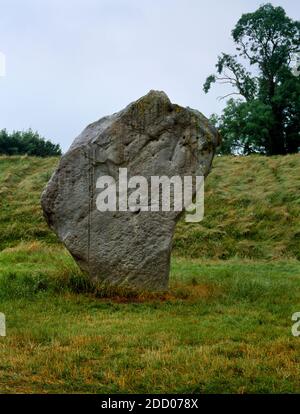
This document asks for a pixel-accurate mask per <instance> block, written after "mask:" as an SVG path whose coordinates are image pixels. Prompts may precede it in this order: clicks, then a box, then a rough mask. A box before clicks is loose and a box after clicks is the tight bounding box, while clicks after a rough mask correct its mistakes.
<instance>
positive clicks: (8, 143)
mask: <svg viewBox="0 0 300 414" xmlns="http://www.w3.org/2000/svg"><path fill="white" fill-rule="evenodd" d="M0 154H5V155H23V154H27V155H36V156H39V157H48V156H56V155H61V149H60V146H59V145H58V144H53V143H52V142H51V141H46V140H45V139H44V138H43V137H40V135H39V134H38V133H37V132H33V131H32V130H31V129H29V130H28V131H14V132H12V133H11V134H9V133H8V132H7V131H6V129H2V130H1V131H0Z"/></svg>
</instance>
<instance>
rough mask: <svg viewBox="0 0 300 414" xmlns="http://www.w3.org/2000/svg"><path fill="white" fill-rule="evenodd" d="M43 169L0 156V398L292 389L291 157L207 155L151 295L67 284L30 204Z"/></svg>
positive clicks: (76, 280) (62, 259) (38, 163)
mask: <svg viewBox="0 0 300 414" xmlns="http://www.w3.org/2000/svg"><path fill="white" fill-rule="evenodd" d="M56 163H57V159H50V158H49V159H37V158H29V157H13V158H0V193H1V199H0V208H1V215H0V250H1V251H0V312H4V313H5V314H6V318H7V337H5V338H1V337H0V392H2V393H19V392H21V393H35V392H42V393H58V392H65V393H72V392H80V393H85V392H92V393H112V392H117V393H122V392H124V393H125V392H130V393H137V392H145V393H146V392H148V393H152V392H158V393H160V392H171V393H174V392H178V393H193V392H196V393H202V392H207V393H216V392H218V393H219V392H220V393H228V392H233V393H253V392H258V393H269V392H270V393H273V392H279V393H286V392H290V393H296V392H300V383H299V376H300V338H299V337H298V338H295V337H293V336H292V334H291V326H292V321H291V316H292V314H293V313H294V312H297V311H300V261H299V260H298V259H299V234H298V233H299V208H300V204H299V199H297V197H299V194H300V193H299V191H298V189H299V176H300V174H299V167H300V158H299V156H288V157H274V158H269V159H267V158H265V157H248V158H234V157H224V158H217V159H216V160H215V163H214V169H213V171H212V173H211V175H210V177H209V179H208V180H207V197H206V216H205V220H204V221H203V222H202V223H200V224H197V225H194V224H193V225H187V224H185V223H183V222H182V223H179V225H178V228H177V232H176V238H175V247H174V254H173V259H172V269H171V278H170V291H169V292H168V293H164V294H157V295H155V294H152V295H151V294H146V293H133V292H126V294H125V295H124V293H125V292H120V291H118V290H114V291H108V290H103V289H100V288H98V287H97V286H96V287H95V286H92V285H91V284H90V283H89V281H88V280H87V279H86V278H85V277H84V276H83V275H82V274H81V273H80V271H79V270H78V268H77V266H76V264H75V263H74V261H73V259H72V258H71V257H70V255H69V254H68V253H67V252H66V251H65V249H64V248H63V247H62V246H61V245H60V244H59V243H58V241H57V239H56V237H55V236H54V235H52V233H51V232H50V231H49V230H48V229H47V227H46V225H45V223H44V220H43V218H42V214H41V211H40V207H39V196H40V192H41V189H42V187H43V185H44V184H45V182H46V181H47V180H48V179H49V177H50V175H51V172H52V170H53V168H54V166H55V165H56ZM254 173H255V175H254ZM251 174H252V175H253V176H252V175H251ZM250 179H253V180H254V181H253V182H252V184H251V182H250V181H249V180H250ZM248 181H249V182H248ZM250 184H251V185H250ZM251 189H252V190H251ZM281 189H282V190H281ZM193 226H194V227H193ZM221 258H223V259H226V260H221Z"/></svg>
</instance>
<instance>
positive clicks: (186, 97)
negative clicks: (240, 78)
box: [0, 0, 300, 150]
mask: <svg viewBox="0 0 300 414" xmlns="http://www.w3.org/2000/svg"><path fill="white" fill-rule="evenodd" d="M261 3H262V1H256V0H247V1H246V0H226V1H224V0H0V6H1V7H0V51H1V52H2V53H4V54H5V56H6V76H5V77H0V128H1V129H2V128H7V129H8V130H9V131H11V130H13V129H18V130H22V129H27V128H29V127H30V128H32V129H34V130H37V131H38V132H39V133H40V134H42V135H43V136H45V137H46V138H48V139H51V140H52V141H53V142H59V143H60V144H61V146H62V148H63V150H66V149H67V148H68V147H69V145H70V144H71V142H72V141H73V139H74V138H75V137H76V136H77V135H78V134H79V133H80V132H81V131H82V129H83V128H84V127H85V126H86V125H87V124H88V123H90V122H93V121H95V120H97V119H99V118H101V117H102V116H104V115H107V114H110V113H113V112H116V111H118V110H120V109H122V108H123V107H124V106H125V105H127V104H128V103H129V102H131V101H133V100H135V99H137V98H139V97H140V96H142V95H144V94H145V93H147V92H148V91H149V90H150V89H158V90H164V91H165V92H166V93H167V94H168V95H169V97H170V99H171V100H172V102H175V103H178V104H180V105H183V106H190V107H192V108H196V109H199V110H200V111H201V112H203V113H204V115H206V116H209V115H210V114H211V113H213V112H217V113H219V112H220V111H221V109H222V107H223V105H224V101H223V102H219V101H218V100H217V97H218V96H220V95H222V94H225V93H226V92H227V93H228V92H230V90H229V89H227V88H226V89H221V88H220V86H218V87H216V88H214V89H213V91H212V92H211V93H209V94H208V95H205V94H204V92H203V91H202V84H203V82H204V81H205V78H206V77H207V76H208V75H209V74H210V73H212V72H213V71H214V65H215V63H216V58H217V56H218V54H220V53H221V52H222V51H224V52H233V43H232V40H231V37H230V32H231V30H232V28H233V27H234V25H235V23H236V22H237V20H238V19H239V17H240V16H241V14H242V13H246V12H251V11H254V10H255V9H256V8H257V7H258V6H259V5H260V4H261ZM272 4H274V5H280V6H283V7H284V8H285V10H286V12H287V14H288V15H289V16H290V17H292V18H294V19H297V20H299V18H300V2H299V0H282V1H273V2H272Z"/></svg>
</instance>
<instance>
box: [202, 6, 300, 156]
mask: <svg viewBox="0 0 300 414" xmlns="http://www.w3.org/2000/svg"><path fill="white" fill-rule="evenodd" d="M232 38H233V41H234V43H235V46H236V51H237V54H235V55H229V54H226V53H222V54H221V55H220V56H219V57H218V61H217V64H216V73H215V74H212V75H210V76H209V77H208V78H207V79H206V82H205V83H204V85H203V89H204V91H205V92H206V93H207V92H208V91H209V90H210V88H211V86H212V84H213V83H221V84H228V85H230V86H231V87H233V91H232V92H230V93H228V94H227V95H225V96H224V97H222V99H223V98H229V97H230V99H228V101H227V105H226V107H225V109H224V111H223V113H222V115H221V116H217V115H214V116H213V117H212V121H213V122H214V124H215V125H216V126H217V127H218V128H219V129H220V132H221V134H222V136H223V144H222V147H221V152H223V153H232V152H234V153H243V154H249V153H251V152H259V153H264V154H267V155H275V154H287V153H295V152H298V151H299V149H300V76H297V75H299V74H300V72H298V71H297V70H295V64H296V58H297V54H298V53H300V22H299V21H294V20H292V19H290V18H289V17H288V16H287V15H286V13H285V11H284V9H283V8H282V7H274V6H273V5H271V4H269V3H268V4H265V5H262V6H261V7H259V9H258V10H256V11H255V12H253V13H247V14H243V15H242V16H241V18H240V19H239V21H238V22H237V24H236V26H235V28H234V29H233V31H232ZM298 65H299V61H298ZM233 95H235V96H236V98H234V97H233Z"/></svg>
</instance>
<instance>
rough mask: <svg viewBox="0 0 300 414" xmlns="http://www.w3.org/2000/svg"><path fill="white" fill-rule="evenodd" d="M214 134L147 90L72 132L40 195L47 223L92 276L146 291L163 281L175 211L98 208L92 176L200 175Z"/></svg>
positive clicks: (199, 118) (196, 115)
mask: <svg viewBox="0 0 300 414" xmlns="http://www.w3.org/2000/svg"><path fill="white" fill-rule="evenodd" d="M218 141H219V135H218V133H217V131H216V130H215V128H214V127H212V126H211V125H210V124H209V123H208V120H207V119H206V118H205V117H204V116H203V115H202V114H201V113H200V112H198V111H196V110H193V109H190V108H182V107H180V106H178V105H175V104H172V103H171V102H170V100H169V98H168V97H167V95H166V94H165V93H164V92H157V91H150V92H149V93H148V94H147V95H146V96H144V97H142V98H140V99H139V100H137V101H136V102H133V103H131V104H130V105H128V106H127V107H126V108H125V109H123V110H122V111H120V112H118V113H115V114H113V115H111V116H106V117H104V118H102V119H100V120H99V121H96V122H95V123H93V124H91V125H89V126H87V128H86V129H85V130H84V131H83V132H82V133H81V134H80V135H79V136H78V137H77V138H76V139H75V141H74V142H73V144H72V146H71V147H70V149H69V150H68V152H67V153H66V154H65V155H64V156H63V157H62V159H61V161H60V163H59V166H58V168H57V170H56V171H55V173H54V174H53V176H52V178H51V179H50V181H49V183H48V185H47V187H46V189H45V190H44V192H43V194H42V208H43V211H44V215H45V217H46V220H47V222H48V224H49V226H50V227H51V228H52V229H53V230H54V231H55V232H56V234H57V235H58V237H59V239H60V240H61V241H62V242H63V243H64V244H65V246H66V247H67V249H68V250H69V251H70V253H71V254H72V256H73V257H74V258H75V260H76V262H77V263H78V265H79V266H80V268H81V269H82V270H83V271H84V272H86V273H87V274H88V275H89V276H90V278H91V279H92V280H95V281H98V282H105V283H107V284H111V285H122V286H128V287H133V288H141V289H147V290H165V289H167V287H168V276H169V263H170V253H171V246H172V236H173V232H174V228H175V224H176V221H177V220H178V218H179V215H180V213H179V212H174V211H171V212H161V211H160V212H145V211H140V212H130V211H128V212H120V211H117V212H100V211H99V210H98V209H97V208H96V197H97V194H98V193H99V190H97V189H96V180H97V178H98V177H99V176H102V175H110V176H112V177H114V178H115V179H116V180H117V178H118V173H119V168H120V167H122V168H124V167H126V168H127V169H128V176H129V177H131V176H135V175H143V176H145V177H146V178H147V179H149V177H150V176H162V175H166V176H168V177H172V176H175V175H180V176H186V175H204V176H206V175H207V174H208V172H209V170H210V166H211V162H212V159H213V156H214V152H215V148H216V146H217V145H218Z"/></svg>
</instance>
